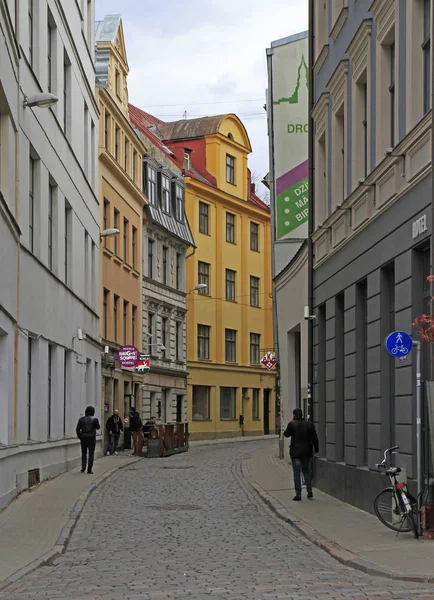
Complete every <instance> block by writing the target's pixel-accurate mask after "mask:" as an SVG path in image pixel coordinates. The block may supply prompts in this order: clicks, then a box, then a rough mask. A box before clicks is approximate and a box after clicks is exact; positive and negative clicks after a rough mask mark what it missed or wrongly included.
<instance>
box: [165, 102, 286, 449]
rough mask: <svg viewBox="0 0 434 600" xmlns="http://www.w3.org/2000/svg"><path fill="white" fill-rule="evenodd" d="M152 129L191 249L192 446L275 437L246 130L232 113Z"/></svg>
mask: <svg viewBox="0 0 434 600" xmlns="http://www.w3.org/2000/svg"><path fill="white" fill-rule="evenodd" d="M156 130H158V133H159V135H160V136H161V138H162V139H163V140H164V143H165V144H166V145H167V147H168V148H170V150H171V151H172V152H173V153H174V155H175V157H176V159H177V161H178V162H179V163H180V164H181V163H182V165H183V168H184V175H185V183H186V212H187V217H188V220H189V223H190V227H191V229H192V233H193V237H194V240H195V244H196V246H197V250H196V252H195V253H194V254H193V255H192V256H191V257H190V258H189V259H187V310H188V312H187V362H188V364H187V368H188V371H189V376H188V387H187V405H188V421H189V423H190V433H191V439H193V440H194V439H215V438H225V437H235V436H241V435H246V436H247V435H261V434H264V433H274V431H275V393H274V386H275V376H274V372H273V371H267V370H266V368H265V367H263V366H262V365H261V364H260V359H261V358H262V356H263V355H264V354H266V352H268V351H270V352H273V349H274V345H273V334H272V331H273V327H272V310H271V309H272V300H271V233H270V212H269V208H268V206H267V205H265V204H264V203H263V202H262V201H261V200H260V199H259V198H258V197H257V196H256V195H255V193H254V186H253V185H252V184H251V182H250V172H249V170H248V161H247V159H248V155H249V153H250V152H251V147H250V142H249V138H248V135H247V132H246V130H245V128H244V126H243V124H242V123H241V121H240V120H239V119H238V118H237V117H236V116H235V115H233V114H228V115H222V116H217V117H207V118H202V119H193V120H183V121H178V122H175V123H161V122H160V123H158V124H157V125H156ZM197 286H199V287H200V288H202V289H197ZM195 288H196V289H195ZM240 415H243V416H244V425H241V424H240Z"/></svg>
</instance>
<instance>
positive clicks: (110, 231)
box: [99, 227, 120, 238]
mask: <svg viewBox="0 0 434 600" xmlns="http://www.w3.org/2000/svg"><path fill="white" fill-rule="evenodd" d="M119 233H120V230H119V229H116V228H114V227H113V228H112V229H104V231H101V233H100V234H99V235H100V237H102V238H106V237H112V236H114V235H118V234H119Z"/></svg>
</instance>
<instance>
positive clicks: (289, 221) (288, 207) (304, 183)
mask: <svg viewBox="0 0 434 600" xmlns="http://www.w3.org/2000/svg"><path fill="white" fill-rule="evenodd" d="M276 205H277V211H276V212H277V239H280V238H282V237H283V236H284V235H286V234H288V233H290V232H291V231H293V230H294V229H296V228H297V227H300V225H303V224H304V223H306V222H307V220H308V213H309V210H308V207H309V201H308V178H307V177H306V178H305V179H302V180H301V181H298V182H297V183H296V184H295V185H293V186H291V187H289V188H287V189H286V190H284V191H283V192H282V193H280V194H279V195H278V196H277V199H276Z"/></svg>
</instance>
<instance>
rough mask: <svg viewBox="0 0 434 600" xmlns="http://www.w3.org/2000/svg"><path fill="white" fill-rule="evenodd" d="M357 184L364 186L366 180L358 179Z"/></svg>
mask: <svg viewBox="0 0 434 600" xmlns="http://www.w3.org/2000/svg"><path fill="white" fill-rule="evenodd" d="M357 183H358V184H359V185H363V184H364V183H365V180H364V179H358V180H357Z"/></svg>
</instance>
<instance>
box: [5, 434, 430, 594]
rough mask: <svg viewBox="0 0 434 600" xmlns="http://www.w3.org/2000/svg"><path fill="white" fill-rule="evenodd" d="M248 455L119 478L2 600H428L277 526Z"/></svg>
mask: <svg viewBox="0 0 434 600" xmlns="http://www.w3.org/2000/svg"><path fill="white" fill-rule="evenodd" d="M261 443H263V444H269V443H270V442H261ZM256 449H257V445H256V444H230V445H213V446H206V447H200V448H193V449H191V450H190V452H188V453H186V454H182V455H178V456H173V457H170V458H168V459H155V460H152V461H151V460H142V461H139V462H137V463H134V464H133V465H131V466H129V467H126V468H125V469H123V470H121V471H119V472H118V473H117V474H116V475H114V476H113V477H112V478H110V479H109V480H107V481H106V482H105V483H103V484H102V485H101V486H100V487H99V488H98V489H97V490H96V491H95V492H94V494H93V495H92V497H91V498H90V500H89V502H88V503H87V504H86V506H85V509H84V511H83V514H82V517H81V519H80V521H79V522H78V524H77V527H76V529H75V532H74V534H73V537H72V539H71V542H70V544H69V546H68V548H67V551H66V553H65V554H64V555H63V556H61V557H59V558H58V559H56V560H55V561H54V564H53V565H51V566H46V567H42V568H40V569H38V570H37V571H35V572H34V573H32V574H30V575H28V576H27V577H25V578H23V579H22V580H20V581H19V582H18V583H17V584H15V585H13V586H10V587H9V588H8V589H5V590H4V591H3V592H2V593H0V600H42V599H46V600H199V599H204V598H208V599H210V598H221V599H229V600H241V599H247V598H248V599H250V600H255V599H274V598H275V599H283V598H285V599H287V600H295V599H297V600H362V599H363V600H374V599H375V600H392V599H393V600H410V599H411V600H422V598H424V600H434V586H432V585H421V584H412V583H406V582H391V581H390V580H387V579H382V578H375V577H371V576H368V575H365V574H363V573H360V572H357V571H355V570H352V569H349V568H347V567H345V566H343V565H341V564H340V563H338V562H336V561H335V560H333V559H332V558H331V557H329V556H328V555H327V554H326V553H325V552H323V551H322V550H320V549H318V548H317V547H315V546H314V545H313V544H312V543H310V542H309V541H308V540H306V539H304V538H302V537H300V536H299V535H298V534H297V532H295V530H294V529H293V528H291V527H290V526H288V525H286V524H284V523H282V522H281V521H279V520H278V519H276V517H275V516H274V515H272V514H271V512H270V511H269V510H268V509H267V508H265V507H264V505H263V504H262V503H261V502H260V501H259V500H257V497H256V496H255V495H254V494H253V493H252V491H251V489H250V488H249V486H248V483H247V482H246V480H244V479H243V478H242V474H241V469H240V459H242V458H248V457H249V456H251V455H252V454H253V453H254V452H255V450H256Z"/></svg>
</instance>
